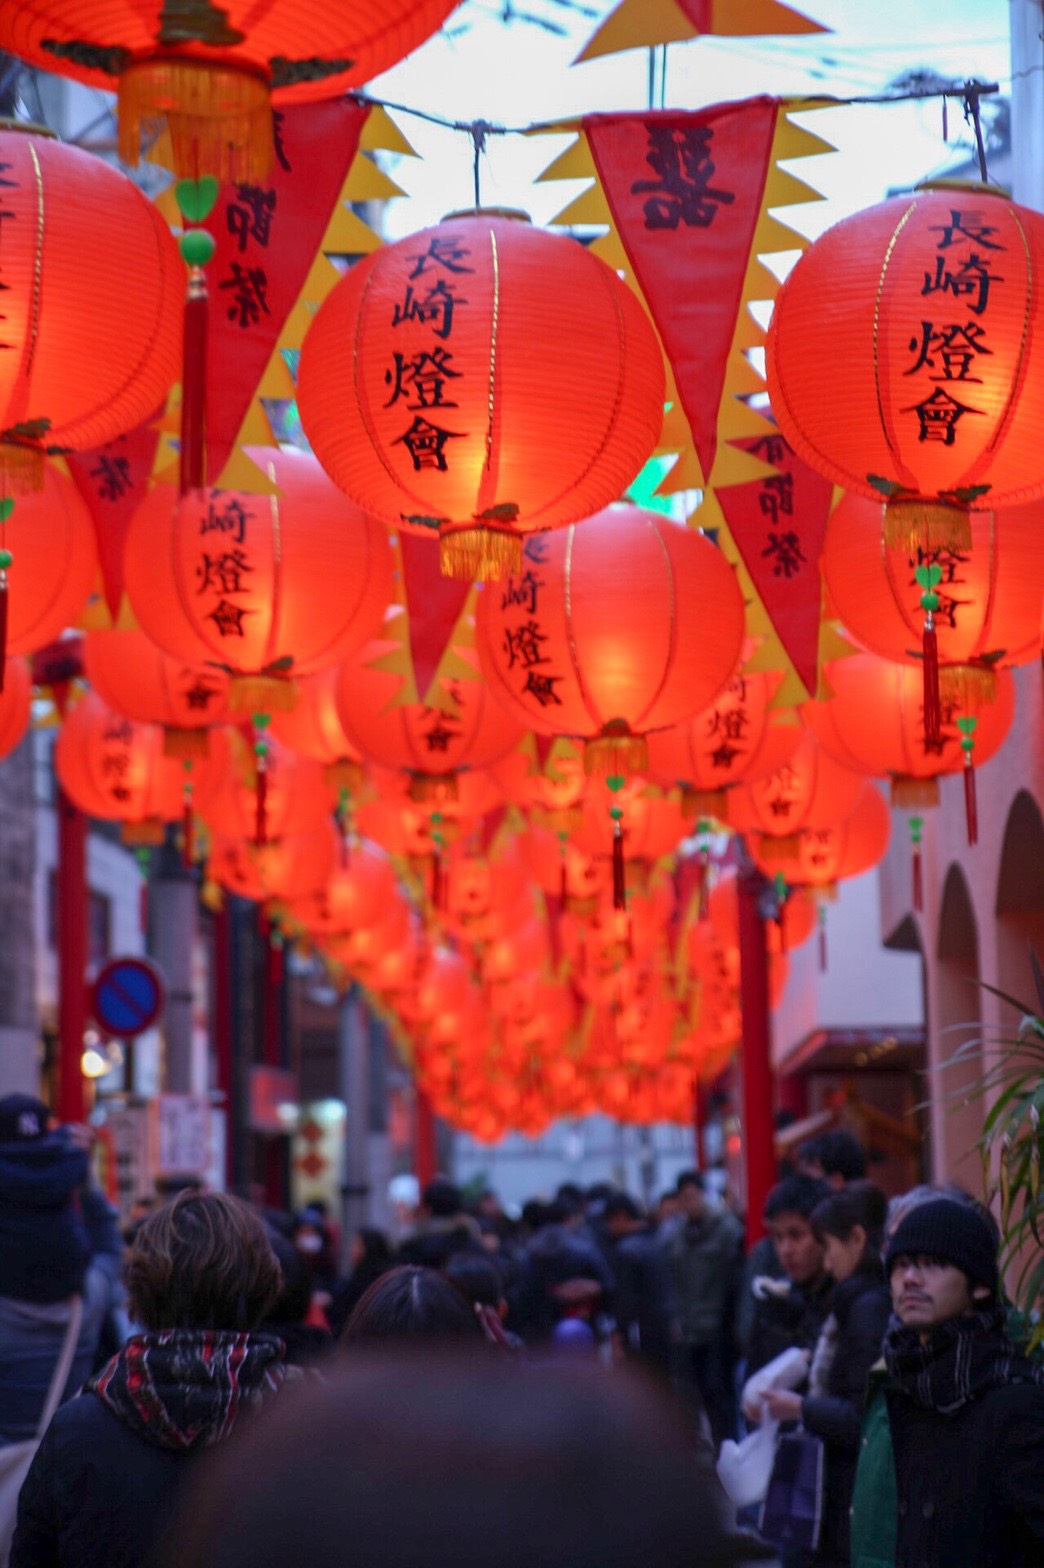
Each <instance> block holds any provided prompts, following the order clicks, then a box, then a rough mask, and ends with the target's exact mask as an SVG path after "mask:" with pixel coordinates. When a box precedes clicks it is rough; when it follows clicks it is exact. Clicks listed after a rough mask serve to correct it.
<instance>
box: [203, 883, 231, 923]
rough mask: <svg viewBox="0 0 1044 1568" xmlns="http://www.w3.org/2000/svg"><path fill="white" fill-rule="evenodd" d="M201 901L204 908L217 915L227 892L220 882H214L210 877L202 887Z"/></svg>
mask: <svg viewBox="0 0 1044 1568" xmlns="http://www.w3.org/2000/svg"><path fill="white" fill-rule="evenodd" d="M199 901H200V903H201V904H202V905H203V907H204V909H209V910H210V912H211V913H212V914H215V915H216V914H217V913H218V911H219V910H220V909H221V907H222V905H223V904H224V902H225V892H224V889H223V888H222V886H221V884H220V882H214V881H213V880H212V879H211V878H210V877H208V878H207V880H206V881H205V882H204V884H203V886H202V888H201V889H200V893H199Z"/></svg>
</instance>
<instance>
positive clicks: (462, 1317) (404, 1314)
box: [341, 1264, 484, 1347]
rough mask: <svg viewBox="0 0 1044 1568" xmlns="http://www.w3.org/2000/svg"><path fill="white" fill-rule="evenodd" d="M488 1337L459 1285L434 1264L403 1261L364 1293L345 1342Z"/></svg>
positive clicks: (344, 1337) (342, 1340) (352, 1344)
mask: <svg viewBox="0 0 1044 1568" xmlns="http://www.w3.org/2000/svg"><path fill="white" fill-rule="evenodd" d="M407 1340H413V1341H419V1342H425V1341H426V1342H429V1343H439V1342H442V1343H446V1342H450V1343H452V1342H453V1341H459V1340H464V1341H468V1340H472V1341H474V1342H476V1343H478V1344H482V1343H483V1342H484V1336H483V1332H482V1328H481V1325H480V1324H479V1321H478V1318H477V1317H476V1316H475V1313H474V1311H473V1310H472V1308H471V1307H470V1306H469V1305H468V1303H467V1302H466V1301H465V1300H464V1298H463V1296H462V1295H461V1294H460V1292H459V1291H458V1290H454V1288H453V1286H452V1285H451V1284H450V1283H449V1282H448V1280H445V1279H443V1277H442V1275H441V1274H437V1273H436V1272H435V1270H434V1269H426V1268H421V1267H419V1266H417V1265H416V1264H402V1265H400V1266H399V1267H398V1268H394V1269H389V1270H388V1272H387V1273H386V1274H382V1275H381V1277H380V1279H377V1280H375V1281H374V1283H373V1284H372V1285H371V1286H370V1288H369V1290H367V1291H366V1292H365V1294H364V1295H363V1296H362V1298H361V1300H360V1301H359V1303H358V1305H357V1306H356V1308H355V1310H354V1311H353V1313H352V1315H351V1317H350V1318H349V1319H348V1322H347V1323H346V1324H345V1328H344V1333H343V1334H342V1335H341V1344H342V1345H350V1346H353V1347H354V1346H360V1345H378V1344H382V1343H384V1342H385V1341H396V1342H398V1341H407Z"/></svg>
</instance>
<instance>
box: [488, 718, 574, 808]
mask: <svg viewBox="0 0 1044 1568" xmlns="http://www.w3.org/2000/svg"><path fill="white" fill-rule="evenodd" d="M489 771H490V774H491V775H492V778H493V780H494V782H495V783H496V785H497V787H498V788H499V789H500V790H502V791H503V794H504V796H505V798H506V799H507V800H510V801H512V802H513V803H514V804H515V805H516V806H525V807H527V808H529V807H534V806H535V807H537V808H539V809H541V810H544V811H567V810H568V809H569V808H570V806H575V805H577V804H578V802H579V801H580V800H581V798H582V796H583V794H584V790H585V789H586V787H587V777H586V775H585V773H584V759H583V756H582V754H581V750H580V747H579V746H577V744H576V743H575V742H574V741H571V740H568V739H566V738H565V737H564V736H557V737H555V738H554V739H553V740H548V738H547V737H546V736H543V735H540V736H538V735H525V736H523V738H522V741H521V742H520V744H519V745H518V746H516V747H515V749H514V750H513V751H509V752H508V754H507V756H506V757H501V758H500V759H499V761H497V762H494V763H493V764H492V765H491V766H490V770H489Z"/></svg>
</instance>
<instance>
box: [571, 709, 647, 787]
mask: <svg viewBox="0 0 1044 1568" xmlns="http://www.w3.org/2000/svg"><path fill="white" fill-rule="evenodd" d="M648 771H649V745H648V742H647V741H646V739H645V736H644V735H632V734H631V732H630V730H629V729H628V728H627V724H626V722H625V721H624V720H623V719H610V721H609V723H608V724H606V725H604V726H603V729H602V733H601V734H600V735H596V736H594V737H593V739H591V740H588V741H585V742H584V772H585V773H586V774H587V776H588V778H610V779H611V778H626V777H627V776H628V775H629V774H631V773H647V772H648Z"/></svg>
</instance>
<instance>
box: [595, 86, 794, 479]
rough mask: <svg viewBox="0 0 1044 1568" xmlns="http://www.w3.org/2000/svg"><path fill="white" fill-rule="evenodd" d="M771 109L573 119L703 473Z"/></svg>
mask: <svg viewBox="0 0 1044 1568" xmlns="http://www.w3.org/2000/svg"><path fill="white" fill-rule="evenodd" d="M778 108H779V104H778V100H776V99H775V98H749V99H747V100H745V101H744V102H742V103H731V104H717V105H715V106H714V107H712V108H709V109H701V110H699V112H698V113H694V114H677V113H674V112H673V111H661V112H659V113H649V114H619V115H600V114H599V115H590V116H588V117H587V118H586V119H585V120H584V131H585V133H586V135H587V140H588V145H589V146H590V148H591V152H592V155H593V157H594V160H595V164H596V167H597V169H598V175H599V178H600V180H601V183H602V189H603V190H604V192H605V195H606V198H607V200H608V202H609V206H610V208H611V210H612V214H613V221H614V222H615V224H616V228H617V231H618V233H619V235H620V239H621V241H622V243H623V246H624V249H625V250H626V251H627V255H628V258H629V259H630V262H631V266H632V267H633V269H634V275H635V278H636V279H637V281H638V285H639V287H640V289H641V291H642V293H643V294H644V296H645V300H646V303H647V305H648V306H649V310H650V311H651V313H652V317H653V320H654V321H655V323H656V326H657V329H658V331H659V334H660V337H661V339H662V341H663V346H664V348H665V349H666V351H667V355H668V358H669V359H670V362H671V366H672V368H673V370H674V377H675V380H676V382H677V385H678V392H679V395H680V397H681V401H682V406H683V408H684V410H685V415H686V418H687V419H688V421H689V426H690V428H691V430H692V438H693V442H694V443H695V446H696V452H697V455H698V456H699V459H700V466H701V467H702V469H703V473H704V476H705V477H708V478H709V476H710V472H711V469H712V467H713V465H714V454H715V452H716V451H717V445H718V409H719V406H720V404H721V395H722V390H723V388H724V385H725V372H726V367H727V364H728V358H729V350H730V348H731V346H732V339H733V335H734V333H735V329H736V317H737V313H738V311H739V307H740V302H741V300H742V298H743V280H744V278H745V276H746V272H747V265H748V262H749V261H750V255H751V246H752V243H753V240H754V231H755V229H756V228H757V225H758V218H759V216H760V214H761V202H762V196H763V195H764V190H765V180H766V178H767V176H768V172H769V167H770V164H771V160H772V142H773V138H774V136H775V131H776V115H777V111H778Z"/></svg>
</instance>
